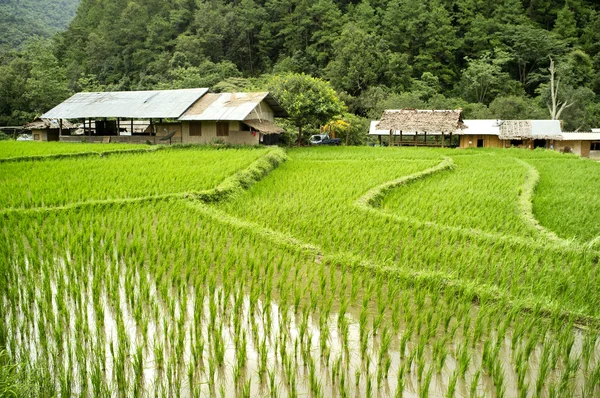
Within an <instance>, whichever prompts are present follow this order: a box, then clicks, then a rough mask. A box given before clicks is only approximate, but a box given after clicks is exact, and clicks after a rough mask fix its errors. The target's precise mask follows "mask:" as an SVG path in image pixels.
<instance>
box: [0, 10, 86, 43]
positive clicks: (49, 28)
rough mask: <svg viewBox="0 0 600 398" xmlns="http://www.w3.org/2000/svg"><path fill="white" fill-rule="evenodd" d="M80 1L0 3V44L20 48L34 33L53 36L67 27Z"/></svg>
mask: <svg viewBox="0 0 600 398" xmlns="http://www.w3.org/2000/svg"><path fill="white" fill-rule="evenodd" d="M79 1H80V0H5V1H2V2H0V26H2V29H0V46H8V47H11V48H17V47H20V46H21V45H22V44H23V43H25V42H26V41H27V40H28V39H29V38H31V37H33V36H36V35H37V36H43V37H50V36H52V35H53V34H55V33H56V32H58V31H61V30H64V29H66V28H67V26H68V24H69V22H71V19H73V16H74V15H75V11H76V10H77V6H78V5H79Z"/></svg>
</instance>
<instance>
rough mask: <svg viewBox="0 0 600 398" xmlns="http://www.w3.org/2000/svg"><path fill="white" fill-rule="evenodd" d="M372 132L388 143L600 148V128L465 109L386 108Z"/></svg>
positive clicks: (592, 151)
mask: <svg viewBox="0 0 600 398" xmlns="http://www.w3.org/2000/svg"><path fill="white" fill-rule="evenodd" d="M369 135H372V136H377V137H378V140H379V143H380V144H382V143H383V142H382V138H383V137H388V139H387V142H388V143H389V145H410V146H440V147H444V146H449V147H460V148H510V147H522V148H530V149H535V148H547V149H552V150H556V151H562V152H573V153H576V154H578V155H579V156H583V157H590V155H591V156H594V155H597V154H598V153H599V152H598V151H600V131H592V132H585V133H580V132H573V133H569V132H562V131H561V126H560V120H496V119H479V120H476V119H473V120H470V119H465V120H463V118H462V110H460V109H457V110H417V109H402V110H386V111H384V113H383V115H382V117H381V120H379V121H377V120H374V121H372V122H371V127H370V129H369Z"/></svg>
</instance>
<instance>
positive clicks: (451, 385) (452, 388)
mask: <svg viewBox="0 0 600 398" xmlns="http://www.w3.org/2000/svg"><path fill="white" fill-rule="evenodd" d="M458 377H459V372H458V370H456V369H455V370H454V372H452V376H450V380H449V381H448V388H447V390H446V398H453V397H454V396H455V393H456V382H457V381H458Z"/></svg>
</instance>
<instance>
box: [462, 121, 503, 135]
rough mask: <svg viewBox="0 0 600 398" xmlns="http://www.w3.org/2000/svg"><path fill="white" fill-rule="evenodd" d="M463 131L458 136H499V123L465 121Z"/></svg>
mask: <svg viewBox="0 0 600 398" xmlns="http://www.w3.org/2000/svg"><path fill="white" fill-rule="evenodd" d="M464 122H465V127H466V128H465V129H464V130H462V131H458V132H457V133H458V134H460V135H496V136H497V135H500V121H499V120H496V119H469V120H467V119H465V120H464Z"/></svg>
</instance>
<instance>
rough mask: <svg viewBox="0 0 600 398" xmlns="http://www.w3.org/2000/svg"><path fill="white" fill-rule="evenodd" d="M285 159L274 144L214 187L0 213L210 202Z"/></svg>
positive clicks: (245, 185)
mask: <svg viewBox="0 0 600 398" xmlns="http://www.w3.org/2000/svg"><path fill="white" fill-rule="evenodd" d="M286 160H287V155H286V153H285V151H284V150H283V149H281V148H273V149H271V150H270V151H269V152H267V153H266V154H265V155H264V156H261V157H260V158H258V159H257V160H255V161H254V162H252V163H251V164H250V165H249V166H248V167H247V168H245V169H243V170H240V171H237V172H236V173H235V174H233V175H231V176H229V177H227V178H225V180H223V181H222V182H221V183H220V184H219V185H217V186H216V187H215V188H212V189H207V190H204V191H196V192H194V191H188V192H177V193H170V194H164V195H149V196H140V197H136V198H122V199H102V200H90V201H85V202H77V203H69V204H67V205H63V206H53V207H32V208H28V209H23V208H9V209H2V210H0V215H3V214H9V213H21V214H32V213H44V212H47V211H64V210H71V209H76V208H80V207H104V206H119V205H128V204H132V203H142V202H155V201H162V200H172V199H184V198H193V199H196V200H199V201H202V202H207V203H211V202H216V201H219V200H224V199H225V198H227V197H230V196H232V195H236V194H237V193H239V192H242V191H243V190H245V189H247V188H248V187H250V186H251V185H252V184H254V183H256V182H257V181H259V180H260V179H261V178H263V177H264V176H266V175H267V174H269V173H270V172H271V171H272V170H274V169H275V168H277V166H279V165H280V164H281V163H282V162H284V161H286Z"/></svg>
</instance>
